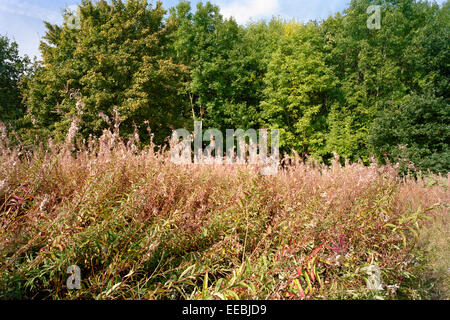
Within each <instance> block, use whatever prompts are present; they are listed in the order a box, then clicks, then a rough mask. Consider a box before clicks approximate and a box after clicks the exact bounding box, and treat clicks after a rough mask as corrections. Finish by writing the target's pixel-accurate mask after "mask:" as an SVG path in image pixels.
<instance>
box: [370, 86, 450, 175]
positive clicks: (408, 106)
mask: <svg viewBox="0 0 450 320" xmlns="http://www.w3.org/2000/svg"><path fill="white" fill-rule="evenodd" d="M449 123H450V103H449V101H448V100H445V99H444V98H442V97H436V96H434V95H431V94H425V95H409V96H407V97H405V99H404V100H403V101H402V102H401V103H399V104H398V105H396V104H393V105H390V106H389V107H387V108H386V109H385V110H384V111H383V112H382V114H381V115H380V116H379V117H378V118H377V120H376V121H375V123H374V126H373V128H372V134H371V136H370V143H371V146H372V148H373V151H374V152H375V153H376V154H377V155H378V156H379V158H380V160H384V157H385V156H387V157H388V158H389V159H390V160H391V161H397V160H399V159H400V160H402V161H401V162H400V163H401V164H402V165H403V167H402V168H401V170H402V171H403V172H405V171H408V169H409V170H410V171H414V168H416V169H420V170H423V171H425V172H426V171H428V170H430V171H432V172H435V173H439V172H443V173H447V172H449V171H450V149H449V141H450V128H449V125H448V124H449ZM410 162H411V163H410Z"/></svg>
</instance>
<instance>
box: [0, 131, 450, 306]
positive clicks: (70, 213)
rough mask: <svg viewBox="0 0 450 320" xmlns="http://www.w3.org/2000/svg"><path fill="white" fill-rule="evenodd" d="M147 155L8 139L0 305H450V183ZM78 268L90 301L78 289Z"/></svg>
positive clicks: (1, 170) (350, 167)
mask: <svg viewBox="0 0 450 320" xmlns="http://www.w3.org/2000/svg"><path fill="white" fill-rule="evenodd" d="M138 148H139V146H138V145H136V144H134V143H129V142H125V141H123V140H121V138H120V137H119V134H118V133H117V131H116V132H110V131H107V132H105V134H104V135H103V136H102V137H101V138H100V139H93V140H91V141H90V142H89V146H82V145H80V146H79V148H78V149H79V151H77V152H76V157H74V156H73V152H72V148H71V145H70V144H68V145H58V146H56V145H52V146H50V147H49V148H48V149H47V148H40V149H36V150H34V151H25V150H22V149H20V148H11V147H10V146H8V142H7V141H6V140H2V142H1V147H0V199H2V200H1V201H0V224H1V229H0V252H1V255H0V298H3V299H10V298H21V299H31V298H35V299H80V298H82V299H375V298H376V299H430V298H441V299H442V298H444V299H445V298H446V299H448V298H449V297H450V296H449V293H450V292H449V288H450V277H449V273H448V268H449V265H450V254H449V252H450V250H449V241H448V239H449V236H450V230H449V228H448V226H449V223H450V221H449V217H450V216H449V214H448V203H449V193H448V184H449V182H450V181H449V178H448V177H446V178H444V177H439V176H432V177H431V176H430V177H427V178H426V179H418V180H416V179H412V178H400V177H399V176H398V175H397V174H396V170H395V168H394V167H393V166H390V165H388V166H381V167H379V166H378V165H376V164H375V163H374V164H372V165H371V166H364V165H363V164H359V163H355V164H349V163H347V165H346V166H345V167H343V166H341V165H340V163H339V161H338V159H337V158H336V159H333V163H332V165H331V166H329V167H328V166H325V165H319V164H318V163H315V162H310V163H306V164H305V163H303V161H301V159H299V158H297V159H290V160H289V162H290V163H291V164H290V165H288V166H287V167H286V168H285V170H283V171H280V172H279V173H278V175H275V176H262V175H260V174H258V170H256V169H257V168H255V167H252V166H217V167H214V169H213V170H212V169H211V167H210V166H208V165H206V166H179V165H175V164H173V163H172V162H171V161H170V157H169V155H168V154H167V152H164V151H161V150H160V151H156V150H155V146H154V145H151V146H149V147H147V148H145V149H144V150H142V151H139V152H138V151H137V150H138ZM285 161H288V159H285ZM71 265H77V266H79V268H80V269H81V278H82V279H81V280H82V281H81V290H72V291H70V290H67V286H66V281H67V278H68V276H69V275H67V273H66V270H67V268H68V266H71ZM374 266H378V267H379V269H380V272H381V273H380V278H379V282H378V283H377V287H378V289H379V290H378V291H376V290H369V289H368V287H367V281H368V280H370V276H369V275H368V271H369V270H370V268H373V267H374Z"/></svg>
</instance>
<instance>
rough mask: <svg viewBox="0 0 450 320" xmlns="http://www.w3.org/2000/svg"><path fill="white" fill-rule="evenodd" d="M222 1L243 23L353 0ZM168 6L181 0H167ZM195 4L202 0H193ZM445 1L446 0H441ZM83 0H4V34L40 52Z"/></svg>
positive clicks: (301, 15)
mask: <svg viewBox="0 0 450 320" xmlns="http://www.w3.org/2000/svg"><path fill="white" fill-rule="evenodd" d="M210 1H211V2H212V3H215V4H218V5H219V6H220V8H221V12H222V14H223V15H224V16H227V17H228V16H233V17H235V19H236V20H237V21H238V22H239V23H242V24H244V23H246V22H248V21H250V20H254V21H256V20H260V19H267V18H271V17H272V16H274V15H275V16H281V17H283V18H296V19H297V20H300V21H308V20H312V19H323V18H326V17H328V16H329V15H330V14H334V13H336V12H339V11H342V10H343V9H345V8H346V7H347V5H348V3H349V2H350V0H210ZM152 2H155V1H152ZM162 2H163V4H164V7H165V8H166V9H167V8H169V7H171V6H174V5H176V4H177V3H178V0H163V1H162ZM191 2H192V3H193V4H194V3H196V2H198V0H192V1H191ZM436 2H438V3H440V4H441V3H443V2H445V0H437V1H436ZM78 3H80V0H0V35H7V36H8V37H10V38H12V39H14V40H15V41H16V42H17V43H19V49H20V53H21V54H22V55H23V54H27V55H29V56H35V55H36V56H38V57H39V56H40V54H39V50H38V47H39V41H40V39H41V37H42V36H43V35H44V34H45V27H44V24H43V22H42V21H43V20H45V21H49V22H51V23H62V11H63V10H64V9H65V8H67V7H70V6H75V5H77V4H78Z"/></svg>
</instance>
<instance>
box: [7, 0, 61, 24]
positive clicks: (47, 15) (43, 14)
mask: <svg viewBox="0 0 450 320" xmlns="http://www.w3.org/2000/svg"><path fill="white" fill-rule="evenodd" d="M0 11H3V12H6V13H11V14H15V15H21V16H26V17H29V18H33V19H39V20H45V21H48V22H51V23H58V22H60V21H61V12H60V11H58V10H49V9H45V8H42V7H40V6H39V5H35V4H31V3H28V2H25V3H24V2H19V1H16V0H1V1H0Z"/></svg>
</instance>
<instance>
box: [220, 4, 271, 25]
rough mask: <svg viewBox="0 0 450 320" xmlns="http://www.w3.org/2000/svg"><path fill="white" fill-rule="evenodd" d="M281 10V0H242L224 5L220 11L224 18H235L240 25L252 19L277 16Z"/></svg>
mask: <svg viewBox="0 0 450 320" xmlns="http://www.w3.org/2000/svg"><path fill="white" fill-rule="evenodd" d="M279 10H280V1H279V0H241V1H233V2H231V3H230V4H224V5H222V6H221V10H220V11H221V13H222V15H223V16H224V17H231V16H233V17H234V18H235V19H236V21H237V22H238V23H240V24H243V23H245V22H247V21H249V20H250V19H252V18H253V19H258V18H265V17H271V16H273V15H277V13H278V12H279Z"/></svg>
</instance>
